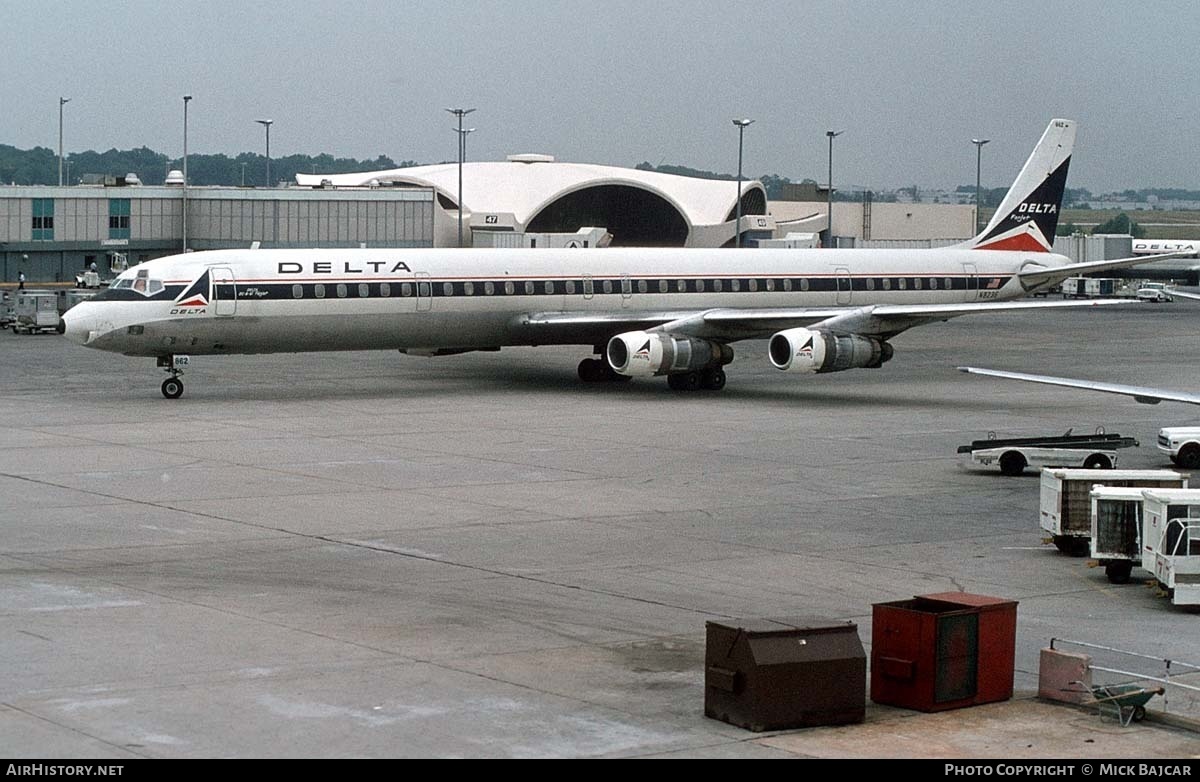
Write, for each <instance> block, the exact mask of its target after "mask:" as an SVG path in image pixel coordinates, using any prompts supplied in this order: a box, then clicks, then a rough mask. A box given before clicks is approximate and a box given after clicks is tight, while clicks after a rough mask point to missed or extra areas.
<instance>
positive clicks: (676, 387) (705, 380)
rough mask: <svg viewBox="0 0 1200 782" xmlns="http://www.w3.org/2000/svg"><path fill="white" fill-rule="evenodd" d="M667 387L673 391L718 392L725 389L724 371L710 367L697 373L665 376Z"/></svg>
mask: <svg viewBox="0 0 1200 782" xmlns="http://www.w3.org/2000/svg"><path fill="white" fill-rule="evenodd" d="M667 387H668V388H670V389H671V390H673V391H696V390H701V391H720V390H721V389H722V388H724V387H725V370H724V369H721V368H720V367H711V368H709V369H702V370H700V371H699V372H680V373H679V374H676V375H667Z"/></svg>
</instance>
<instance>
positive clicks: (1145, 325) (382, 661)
mask: <svg viewBox="0 0 1200 782" xmlns="http://www.w3.org/2000/svg"><path fill="white" fill-rule="evenodd" d="M893 344H894V345H895V348H896V357H895V359H894V360H893V361H892V362H891V363H889V364H888V365H886V366H885V367H883V368H882V369H878V370H853V371H850V372H845V373H839V374H830V375H822V376H802V375H786V374H784V373H780V372H778V371H776V370H774V369H773V368H771V367H770V365H769V363H768V362H767V359H766V355H765V352H766V343H765V342H747V343H740V344H739V345H738V346H737V350H738V357H737V359H736V360H735V362H734V363H733V365H731V366H730V367H729V368H728V369H729V385H728V387H727V388H726V389H725V390H724V391H723V392H720V393H694V394H680V393H677V392H672V391H669V390H668V389H667V387H666V383H665V382H664V381H663V380H662V379H656V380H645V381H635V382H633V383H628V384H620V385H583V384H580V383H579V382H578V381H577V380H576V379H575V364H576V363H577V362H578V361H579V359H580V358H582V357H584V355H585V351H584V350H582V349H573V348H560V347H554V348H540V349H512V350H508V349H506V350H504V351H502V352H500V353H497V354H477V355H464V356H457V357H447V358H434V359H423V358H415V357H408V356H403V355H398V354H396V353H390V352H372V353H340V354H305V355H275V356H259V357H211V358H210V357H195V358H194V359H193V362H192V369H191V370H190V371H189V373H188V374H187V375H186V376H185V377H184V378H183V380H184V383H185V386H186V390H185V393H184V396H183V398H182V399H179V400H176V401H169V400H166V399H164V398H163V397H162V396H161V395H160V393H159V390H158V386H159V383H160V382H161V381H162V379H163V377H164V375H163V374H162V373H161V372H160V371H159V370H157V369H156V368H155V367H154V362H153V361H151V360H147V359H132V358H126V357H122V356H112V355H108V354H101V353H97V352H94V351H89V350H86V349H84V348H80V347H77V346H75V345H72V344H70V343H68V342H66V341H65V340H64V339H62V338H61V337H57V336H49V335H47V336H17V335H13V334H12V333H11V332H4V333H0V532H2V534H0V755H4V756H9V757H41V758H83V757H94V758H131V757H171V758H184V757H457V756H466V757H510V756H515V757H585V756H662V757H911V758H919V757H947V758H950V757H997V758H1006V759H1012V758H1037V757H1051V758H1053V757H1059V758H1087V757H1093V756H1095V757H1109V758H1111V757H1128V758H1155V759H1159V758H1185V757H1190V758H1195V757H1198V756H1200V754H1198V753H1200V735H1198V734H1197V733H1194V732H1190V731H1188V730H1186V729H1183V728H1181V727H1178V726H1177V725H1168V724H1166V723H1164V722H1163V721H1161V720H1159V719H1157V717H1158V715H1161V714H1163V713H1164V710H1165V713H1166V714H1168V715H1170V716H1172V717H1179V718H1182V719H1183V720H1184V721H1185V722H1184V723H1183V724H1184V725H1186V724H1188V723H1187V722H1186V721H1187V720H1189V719H1192V720H1194V719H1195V718H1197V717H1200V707H1198V706H1197V702H1196V701H1195V700H1194V699H1189V698H1188V697H1187V696H1186V693H1184V692H1182V691H1181V692H1170V693H1169V694H1168V700H1166V701H1164V699H1161V698H1155V699H1154V700H1153V701H1151V702H1150V703H1149V704H1148V707H1149V709H1150V711H1151V719H1150V720H1147V721H1146V722H1144V723H1140V724H1135V725H1132V726H1130V727H1127V728H1123V727H1121V726H1119V725H1117V724H1116V722H1115V720H1113V719H1112V718H1111V717H1101V716H1099V715H1097V714H1096V713H1094V712H1092V711H1086V710H1079V709H1074V708H1070V707H1066V706H1059V705H1050V704H1046V703H1043V702H1040V701H1038V700H1036V699H1035V698H1034V697H1032V693H1033V692H1034V691H1036V687H1037V668H1038V654H1039V650H1040V649H1041V648H1042V647H1044V646H1046V645H1047V644H1048V643H1049V641H1050V639H1051V638H1066V639H1072V640H1077V641H1085V642H1089V643H1096V644H1102V645H1106V646H1113V647H1118V648H1122V649H1129V650H1134V651H1137V652H1140V653H1143V654H1147V655H1151V656H1154V657H1163V658H1171V659H1173V660H1183V661H1190V662H1193V663H1195V662H1200V660H1198V659H1197V658H1200V652H1197V650H1200V617H1198V616H1197V614H1198V612H1197V611H1196V610H1195V609H1188V608H1180V607H1177V606H1173V605H1172V604H1171V603H1170V601H1169V600H1168V599H1167V598H1165V597H1162V596H1160V595H1158V594H1156V592H1155V591H1154V590H1153V589H1152V588H1150V587H1148V586H1146V585H1145V584H1144V583H1143V581H1144V579H1145V577H1146V574H1145V573H1143V572H1142V571H1141V570H1138V569H1135V571H1134V575H1135V577H1134V580H1133V582H1132V583H1131V584H1129V585H1125V586H1114V585H1111V584H1109V583H1108V581H1107V580H1106V579H1105V577H1104V573H1103V570H1102V569H1097V568H1091V567H1088V561H1087V560H1086V559H1077V558H1071V557H1067V556H1064V555H1062V554H1059V553H1058V552H1057V551H1056V550H1055V549H1054V548H1053V547H1052V546H1046V545H1043V544H1042V542H1041V540H1042V533H1041V531H1040V530H1039V528H1038V478H1037V476H1036V475H1035V474H1034V473H1033V472H1032V471H1030V472H1029V473H1028V474H1027V475H1026V476H1024V477H1020V478H1007V477H1003V476H1001V475H1000V474H999V472H998V470H996V471H976V470H970V469H966V468H964V467H963V466H962V462H961V457H959V456H957V455H956V454H955V448H956V447H957V446H958V445H960V444H962V443H965V442H969V441H970V440H973V439H978V438H981V437H984V436H985V435H986V433H987V432H988V431H989V430H992V431H995V432H997V434H998V435H999V436H1006V435H1009V436H1019V435H1036V434H1061V433H1062V432H1064V431H1065V430H1066V429H1068V428H1074V430H1075V432H1077V433H1079V432H1088V431H1092V430H1093V429H1094V428H1095V427H1096V426H1101V425H1102V426H1104V427H1105V428H1106V429H1107V430H1108V431H1110V432H1118V433H1120V434H1123V435H1132V436H1135V437H1137V438H1138V439H1139V440H1140V441H1141V443H1142V446H1141V447H1140V448H1137V449H1129V450H1126V451H1122V452H1120V458H1121V466H1123V467H1147V468H1149V467H1163V466H1169V464H1168V463H1167V461H1166V459H1165V458H1163V457H1162V456H1161V455H1160V454H1159V453H1158V452H1157V451H1156V450H1155V448H1154V440H1155V433H1156V432H1157V429H1158V428H1159V427H1160V426H1164V425H1168V424H1184V423H1194V422H1195V421H1196V419H1197V417H1200V410H1197V409H1196V408H1191V407H1188V406H1184V405H1172V404H1163V405H1159V406H1157V407H1148V406H1143V405H1138V404H1136V403H1134V402H1133V401H1132V400H1128V399H1124V398H1119V397H1110V396H1106V395H1099V394H1091V393H1086V392H1082V391H1078V392H1077V391H1072V390H1066V389H1057V388H1048V387H1040V386H1030V385H1026V384H1019V383H1012V382H1008V381H1000V380H993V379H987V378H980V377H974V376H967V375H964V374H961V373H959V372H956V371H955V369H954V367H955V366H957V365H961V364H974V365H977V366H985V367H995V368H1002V369H1013V370H1029V371H1038V372H1044V373H1051V374H1060V375H1065V376H1075V377H1087V378H1094V379H1103V380H1112V381H1116V382H1125V383H1139V384H1145V385H1154V386H1161V387H1167V388H1179V389H1187V388H1190V389H1194V388H1195V380H1196V375H1195V369H1194V368H1195V358H1194V354H1195V352H1196V348H1195V346H1196V345H1197V344H1200V304H1190V303H1183V302H1179V303H1175V304H1169V305H1156V306H1151V305H1145V306H1137V307H1129V308H1108V309H1096V310H1088V311H1079V310H1076V311H1069V312H1056V313H1037V314H1012V315H987V316H979V317H964V318H959V319H957V320H954V321H951V322H949V323H945V324H936V325H931V326H926V327H922V328H918V329H915V330H913V331H910V332H908V333H906V334H903V335H901V336H900V337H898V338H896V339H895V340H894V342H893ZM956 590H962V591H967V592H974V593H979V594H985V595H992V596H997V597H1003V598H1007V599H1012V600H1017V601H1019V607H1018V628H1017V653H1016V660H1015V664H1016V671H1017V672H1016V680H1015V684H1016V689H1017V693H1018V697H1017V698H1016V699H1014V700H1013V701H1010V702H1008V703H1003V704H994V705H989V706H981V707H976V708H971V709H963V710H957V711H954V712H951V713H949V714H935V715H929V714H922V713H918V712H912V711H907V710H902V709H895V708H891V707H884V706H877V705H874V704H868V710H867V722H866V723H865V724H863V725H859V726H847V727H840V728H815V729H808V730H796V731H782V732H776V733H770V734H756V733H751V732H748V731H745V730H742V729H740V728H737V727H734V726H732V725H728V724H726V723H723V722H718V721H714V720H711V719H707V718H705V716H704V666H703V662H704V645H705V621H706V620H709V619H720V620H732V619H736V618H745V617H771V616H796V615H815V616H821V617H826V618H830V619H846V620H852V621H854V622H856V623H857V624H858V632H859V636H860V637H861V638H862V640H863V643H864V646H865V647H866V649H867V651H868V655H869V651H870V646H871V611H872V605H873V604H875V603H879V602H887V601H893V600H902V599H906V598H909V597H911V596H913V595H921V594H931V593H937V592H946V591H956ZM1097 664H1102V665H1108V666H1110V667H1117V668H1128V667H1129V666H1139V667H1138V669H1137V670H1142V669H1146V670H1147V671H1148V672H1156V671H1155V670H1154V665H1153V664H1151V663H1146V661H1140V662H1139V661H1136V660H1129V659H1123V658H1120V657H1111V658H1104V659H1101V658H1100V657H1098V658H1097ZM1157 672H1161V671H1157ZM1176 672H1178V671H1176ZM1097 678H1098V679H1100V678H1102V677H1101V676H1100V675H1099V674H1097Z"/></svg>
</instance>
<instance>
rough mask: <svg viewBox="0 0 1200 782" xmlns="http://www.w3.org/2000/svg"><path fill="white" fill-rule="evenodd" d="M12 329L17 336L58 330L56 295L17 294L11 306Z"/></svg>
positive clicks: (44, 292) (41, 292)
mask: <svg viewBox="0 0 1200 782" xmlns="http://www.w3.org/2000/svg"><path fill="white" fill-rule="evenodd" d="M13 314H14V315H15V318H14V320H13V323H12V329H13V331H14V332H16V333H19V334H39V333H48V332H51V331H57V330H58V324H59V317H58V294H57V293H55V292H54V291H41V290H23V291H18V292H17V297H16V303H15V304H14V305H13Z"/></svg>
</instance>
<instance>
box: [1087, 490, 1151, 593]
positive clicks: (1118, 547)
mask: <svg viewBox="0 0 1200 782" xmlns="http://www.w3.org/2000/svg"><path fill="white" fill-rule="evenodd" d="M1143 491H1145V490H1144V489H1139V488H1135V487H1112V486H1093V487H1092V492H1091V508H1092V513H1091V535H1092V539H1091V555H1092V558H1093V559H1096V560H1097V561H1098V562H1099V563H1100V564H1101V565H1103V566H1104V573H1105V575H1106V576H1108V580H1109V581H1111V582H1112V583H1114V584H1127V583H1129V574H1130V572H1131V571H1132V570H1133V567H1134V565H1138V566H1140V565H1141V564H1142V502H1143V500H1144V497H1143V496H1142V492H1143Z"/></svg>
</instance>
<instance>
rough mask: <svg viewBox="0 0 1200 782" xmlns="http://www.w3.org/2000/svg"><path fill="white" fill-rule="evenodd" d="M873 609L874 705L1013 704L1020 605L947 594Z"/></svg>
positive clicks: (940, 707) (937, 707)
mask: <svg viewBox="0 0 1200 782" xmlns="http://www.w3.org/2000/svg"><path fill="white" fill-rule="evenodd" d="M873 609H874V610H873V612H872V622H871V700H873V701H875V702H876V703H884V704H888V705H891V706H900V707H903V708H908V709H916V710H918V711H944V710H946V709H958V708H962V707H963V706H975V705H977V704H980V703H992V702H994V701H1003V700H1008V699H1009V698H1011V697H1012V691H1013V668H1014V662H1015V656H1016V634H1017V603H1016V601H1014V600H1004V599H1002V598H996V597H987V596H984V595H972V594H968V593H966V592H942V593H938V594H933V595H918V596H916V597H914V598H913V599H911V600H899V601H896V602H891V603H877V604H875V605H874V607H873Z"/></svg>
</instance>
